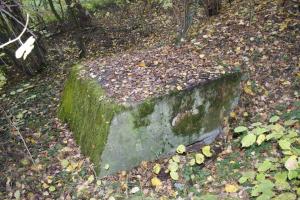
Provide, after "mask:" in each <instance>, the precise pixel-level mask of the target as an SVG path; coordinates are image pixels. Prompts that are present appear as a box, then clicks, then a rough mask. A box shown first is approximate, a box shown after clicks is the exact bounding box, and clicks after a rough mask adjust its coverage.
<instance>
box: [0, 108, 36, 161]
mask: <svg viewBox="0 0 300 200" xmlns="http://www.w3.org/2000/svg"><path fill="white" fill-rule="evenodd" d="M0 108H1V110H2V112H3V113H4V116H5V118H6V120H7V122H8V124H9V126H10V130H16V132H17V134H18V135H19V136H20V138H21V140H22V142H23V144H24V146H25V148H26V151H27V153H28V155H29V157H30V160H31V161H32V163H33V164H35V162H34V160H33V157H32V155H31V153H30V151H29V149H28V146H27V144H26V142H25V140H24V137H23V136H22V134H21V132H20V130H19V128H18V127H17V126H16V125H15V123H14V122H13V121H12V120H11V119H10V118H9V116H8V114H7V112H6V111H5V110H4V108H3V107H2V106H0ZM11 132H12V131H11Z"/></svg>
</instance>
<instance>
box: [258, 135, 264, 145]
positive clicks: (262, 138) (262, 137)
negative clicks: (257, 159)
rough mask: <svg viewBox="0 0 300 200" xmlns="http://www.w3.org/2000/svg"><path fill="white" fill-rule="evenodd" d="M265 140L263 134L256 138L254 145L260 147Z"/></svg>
mask: <svg viewBox="0 0 300 200" xmlns="http://www.w3.org/2000/svg"><path fill="white" fill-rule="evenodd" d="M265 140H266V136H265V135H264V134H261V135H259V136H258V137H257V140H256V143H257V144H258V145H261V143H263V142H264V141H265Z"/></svg>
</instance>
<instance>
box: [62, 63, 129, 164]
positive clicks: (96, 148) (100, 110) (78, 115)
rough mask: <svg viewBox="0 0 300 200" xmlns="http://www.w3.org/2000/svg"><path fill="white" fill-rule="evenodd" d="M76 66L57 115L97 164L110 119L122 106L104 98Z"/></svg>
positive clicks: (100, 90)
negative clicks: (81, 76) (67, 125)
mask: <svg viewBox="0 0 300 200" xmlns="http://www.w3.org/2000/svg"><path fill="white" fill-rule="evenodd" d="M80 68H81V67H80V66H79V65H76V66H75V67H74V68H73V70H72V71H71V73H70V75H69V78H68V80H67V82H66V84H65V88H64V92H63V96H62V102H61V105H60V108H59V117H60V118H61V119H62V120H64V121H65V122H68V124H69V126H70V128H71V130H72V131H73V132H74V135H75V139H76V141H77V143H78V144H79V145H80V147H81V151H82V152H83V153H84V154H86V155H88V156H89V157H90V158H91V160H92V161H93V162H94V163H95V164H96V167H99V163H100V156H101V152H102V151H103V149H104V147H105V144H106V140H107V136H108V132H109V127H110V122H111V120H112V119H113V116H114V115H115V114H116V113H118V112H120V111H121V110H122V109H124V108H123V107H122V106H120V105H117V104H115V103H113V102H111V101H110V100H109V99H107V98H106V96H105V93H104V91H103V90H102V89H101V87H100V86H99V84H98V83H97V82H96V81H94V80H90V79H85V78H80V76H79V75H78V73H79V71H80Z"/></svg>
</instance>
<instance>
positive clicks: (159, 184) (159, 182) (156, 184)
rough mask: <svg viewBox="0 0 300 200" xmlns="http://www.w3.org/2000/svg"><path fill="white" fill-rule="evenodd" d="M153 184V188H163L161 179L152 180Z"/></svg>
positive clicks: (154, 178)
mask: <svg viewBox="0 0 300 200" xmlns="http://www.w3.org/2000/svg"><path fill="white" fill-rule="evenodd" d="M151 184H152V185H153V186H155V187H157V186H161V185H162V183H161V180H160V179H159V178H157V177H153V178H152V179H151Z"/></svg>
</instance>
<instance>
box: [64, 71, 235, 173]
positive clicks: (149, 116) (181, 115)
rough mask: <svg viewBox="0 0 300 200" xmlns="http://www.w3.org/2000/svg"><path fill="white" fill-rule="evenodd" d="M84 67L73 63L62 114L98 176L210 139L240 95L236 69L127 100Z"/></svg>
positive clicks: (65, 89)
mask: <svg viewBox="0 0 300 200" xmlns="http://www.w3.org/2000/svg"><path fill="white" fill-rule="evenodd" d="M83 69H84V67H82V66H75V67H74V69H73V71H72V72H71V74H70V75H69V78H68V80H67V82H66V84H65V88H64V91H63V96H62V102H61V105H60V108H59V117H60V118H61V119H62V120H63V121H65V122H67V123H68V125H69V126H70V128H71V130H72V131H73V133H74V136H75V139H76V141H77V143H78V144H79V145H80V147H81V151H82V152H83V153H84V154H85V155H88V156H89V157H90V158H91V160H92V161H93V162H94V163H95V165H96V171H97V173H98V174H99V176H100V177H103V176H106V175H111V174H114V173H116V172H118V171H121V170H128V169H131V168H133V167H135V166H137V165H139V163H140V162H141V161H143V160H155V159H157V158H158V157H160V156H163V155H166V154H168V153H170V152H175V150H176V147H177V146H178V145H179V144H184V145H189V144H192V143H194V142H197V141H201V142H204V143H206V144H209V143H211V142H212V141H213V140H214V139H215V137H217V136H218V135H219V134H220V132H221V122H222V120H223V117H224V116H226V115H228V114H229V113H230V111H231V110H232V109H233V107H234V106H235V105H236V104H237V101H238V97H239V94H240V89H239V82H240V77H241V74H240V73H239V72H235V73H234V72H233V73H227V74H225V75H220V76H219V77H218V78H216V79H214V80H208V81H206V82H204V83H203V82H202V83H201V84H197V85H193V87H190V88H185V89H184V90H182V91H177V90H176V91H172V92H170V93H168V94H166V95H162V96H153V97H151V98H147V99H143V100H142V101H138V102H130V103H129V102H126V103H124V102H119V101H117V100H114V99H113V98H111V97H108V96H107V95H106V91H105V90H104V89H103V88H102V86H101V84H100V83H99V82H97V80H94V79H92V78H90V77H85V76H81V74H82V73H81V71H82V70H83ZM107 166H108V167H107Z"/></svg>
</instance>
